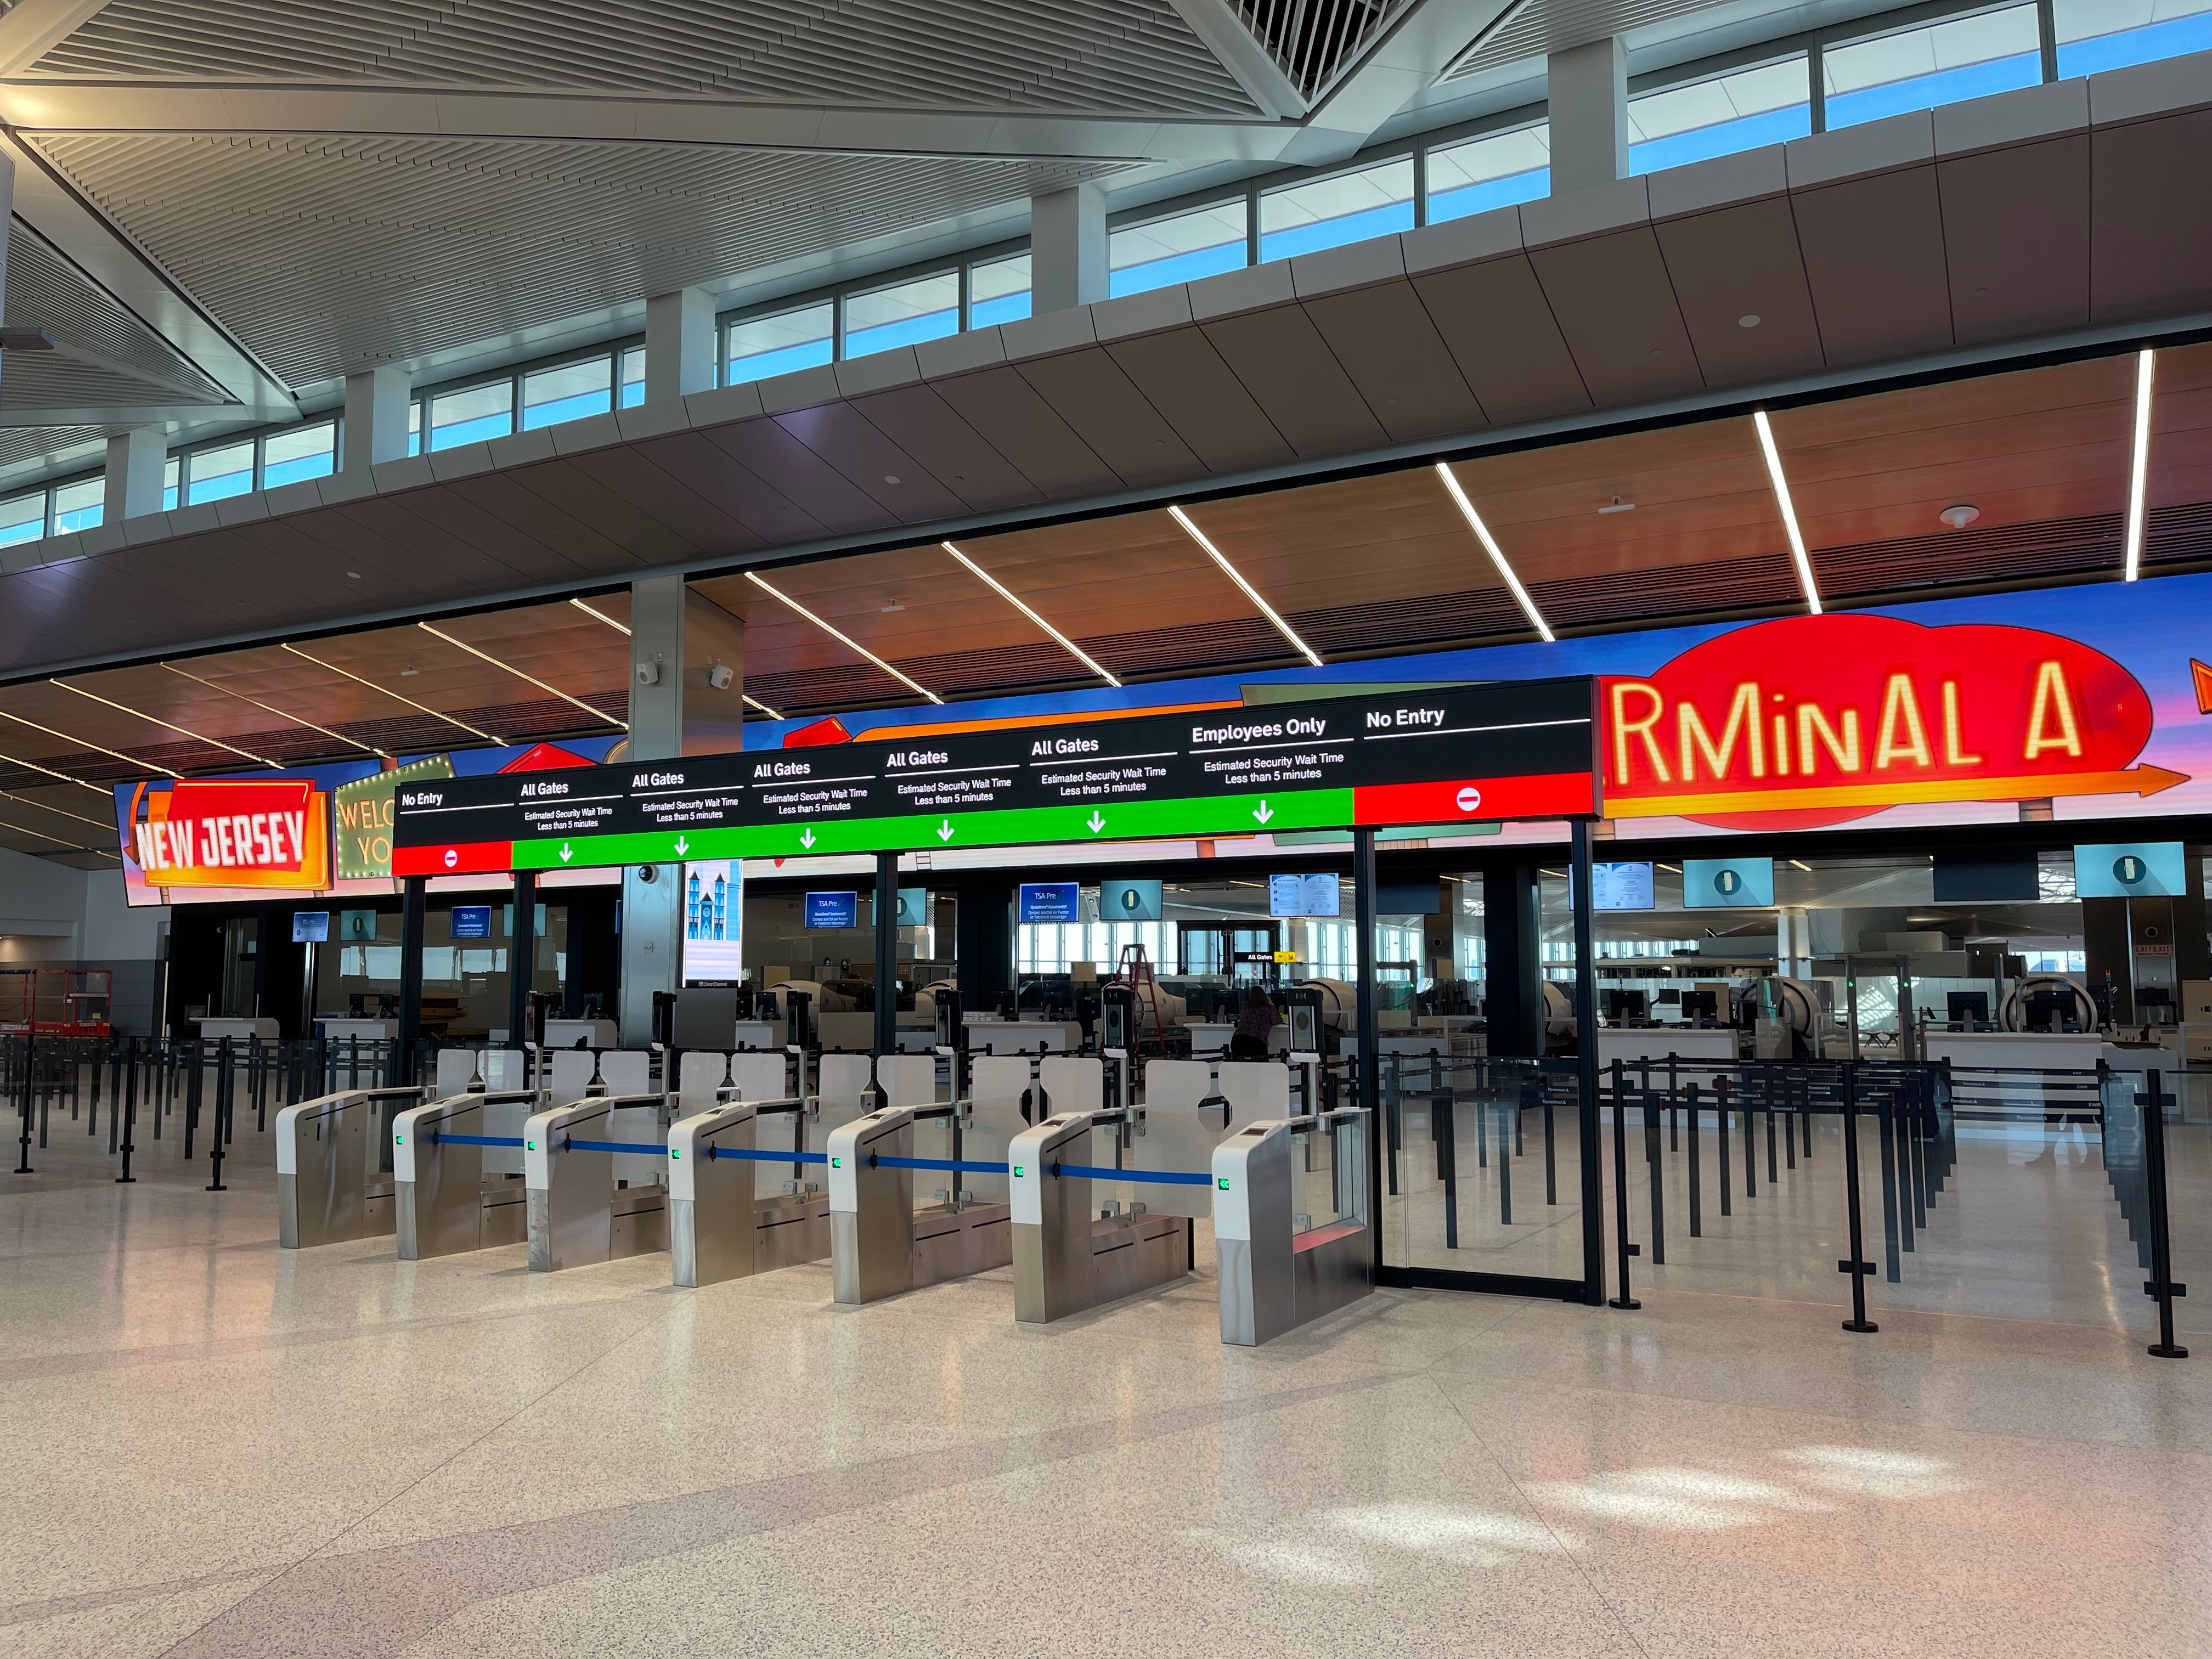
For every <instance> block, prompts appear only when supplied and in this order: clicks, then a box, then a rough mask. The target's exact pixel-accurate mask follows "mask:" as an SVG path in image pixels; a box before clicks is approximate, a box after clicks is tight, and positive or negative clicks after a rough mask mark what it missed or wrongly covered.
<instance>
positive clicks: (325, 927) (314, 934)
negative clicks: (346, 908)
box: [292, 910, 331, 945]
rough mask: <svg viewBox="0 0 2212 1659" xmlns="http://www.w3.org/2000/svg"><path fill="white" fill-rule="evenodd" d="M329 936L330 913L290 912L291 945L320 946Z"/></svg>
mask: <svg viewBox="0 0 2212 1659" xmlns="http://www.w3.org/2000/svg"><path fill="white" fill-rule="evenodd" d="M330 936H331V913H330V912H329V911H327V910H295V911H293V912H292V943H293V944H295V945H320V944H321V943H322V942H323V941H324V940H325V939H328V938H330Z"/></svg>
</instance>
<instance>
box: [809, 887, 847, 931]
mask: <svg viewBox="0 0 2212 1659" xmlns="http://www.w3.org/2000/svg"><path fill="white" fill-rule="evenodd" d="M806 925H807V926H808V927H859V926H860V895H859V894H858V893H809V894H808V895H807V896H806Z"/></svg>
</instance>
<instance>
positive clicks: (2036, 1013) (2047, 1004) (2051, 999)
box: [2027, 990, 2078, 1031]
mask: <svg viewBox="0 0 2212 1659" xmlns="http://www.w3.org/2000/svg"><path fill="white" fill-rule="evenodd" d="M2077 1017H2078V1011H2077V1010H2076V1009H2075V1006H2074V999H2073V997H2072V996H2071V995H2069V994H2068V993H2066V992H2064V991H2045V990H2034V991H2030V992H2029V993H2028V994H2027V1029H2028V1030H2031V1031H2063V1030H2066V1029H2067V1027H2068V1026H2069V1025H2070V1024H2074V1023H2075V1019H2076V1018H2077Z"/></svg>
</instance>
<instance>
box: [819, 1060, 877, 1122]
mask: <svg viewBox="0 0 2212 1659" xmlns="http://www.w3.org/2000/svg"><path fill="white" fill-rule="evenodd" d="M875 1064H876V1062H875V1057H874V1056H873V1055H872V1054H824V1055H823V1056H822V1069H821V1071H820V1073H818V1075H819V1077H820V1079H821V1081H820V1083H819V1085H817V1090H816V1092H817V1094H818V1095H819V1096H820V1097H821V1101H822V1116H821V1119H820V1121H819V1128H820V1131H821V1133H822V1135H823V1138H824V1139H825V1140H826V1139H827V1138H828V1136H829V1132H830V1131H831V1130H832V1129H834V1128H836V1127H838V1126H839V1125H840V1124H844V1123H850V1122H851V1121H853V1120H854V1118H856V1117H860V1116H861V1115H864V1114H866V1113H867V1112H869V1111H872V1110H873V1109H874V1105H873V1103H872V1102H871V1101H870V1100H869V1099H868V1097H867V1096H868V1085H869V1083H870V1081H871V1080H872V1079H873V1078H874V1076H875Z"/></svg>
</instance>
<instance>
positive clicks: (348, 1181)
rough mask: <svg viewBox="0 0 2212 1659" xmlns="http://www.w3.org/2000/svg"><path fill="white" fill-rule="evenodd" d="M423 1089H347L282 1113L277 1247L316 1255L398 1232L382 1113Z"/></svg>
mask: <svg viewBox="0 0 2212 1659" xmlns="http://www.w3.org/2000/svg"><path fill="white" fill-rule="evenodd" d="M423 1093H424V1091H422V1090H421V1089H419V1088H396V1089H341V1090H340V1091H338V1092H337V1093H336V1094H331V1095H325V1096H323V1097H321V1098H320V1099H319V1100H308V1101H302V1102H301V1103H300V1104H298V1105H296V1106H287V1107H285V1108H284V1109H283V1110H282V1111H280V1112H278V1113H277V1114H276V1243H277V1247H278V1248H279V1249H286V1250H303V1249H313V1248H314V1247H315V1246H317V1245H319V1244H339V1243H344V1242H346V1241H347V1240H349V1239H356V1238H374V1237H378V1236H379V1235H381V1234H386V1233H390V1232H392V1231H396V1230H397V1228H398V1220H397V1218H395V1216H394V1215H393V1200H392V1185H393V1178H392V1176H388V1175H386V1174H385V1173H384V1171H383V1170H381V1169H380V1168H379V1167H378V1166H379V1165H380V1164H382V1163H383V1161H384V1160H383V1159H382V1158H380V1157H375V1156H373V1149H374V1151H381V1149H382V1145H383V1143H382V1139H381V1137H380V1134H379V1133H378V1131H379V1130H380V1127H381V1124H380V1119H381V1117H382V1115H383V1114H384V1113H385V1112H386V1110H387V1109H392V1108H395V1107H397V1106H398V1103H400V1102H402V1101H415V1102H420V1101H421V1100H422V1097H423Z"/></svg>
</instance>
